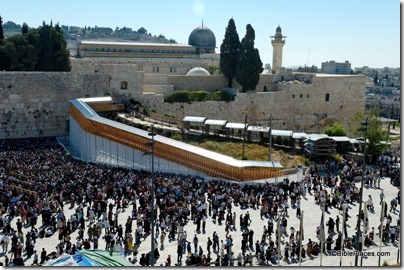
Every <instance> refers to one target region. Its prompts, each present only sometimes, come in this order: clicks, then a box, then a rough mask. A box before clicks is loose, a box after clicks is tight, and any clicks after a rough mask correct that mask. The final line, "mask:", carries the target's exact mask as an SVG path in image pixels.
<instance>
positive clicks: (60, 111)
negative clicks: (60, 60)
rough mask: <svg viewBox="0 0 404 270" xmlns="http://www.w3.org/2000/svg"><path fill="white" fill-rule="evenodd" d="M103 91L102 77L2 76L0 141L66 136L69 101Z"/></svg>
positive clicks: (58, 74) (63, 74) (64, 74)
mask: <svg viewBox="0 0 404 270" xmlns="http://www.w3.org/2000/svg"><path fill="white" fill-rule="evenodd" d="M106 91H108V76H107V75H102V74H77V73H70V72H1V73H0V139H4V138H22V137H37V136H62V135H68V134H69V117H68V104H67V102H68V100H69V99H75V98H82V97H86V96H87V97H97V96H102V95H103V94H104V93H105V92H106Z"/></svg>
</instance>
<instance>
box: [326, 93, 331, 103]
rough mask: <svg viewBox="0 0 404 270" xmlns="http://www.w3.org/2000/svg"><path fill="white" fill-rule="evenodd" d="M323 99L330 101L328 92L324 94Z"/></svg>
mask: <svg viewBox="0 0 404 270" xmlns="http://www.w3.org/2000/svg"><path fill="white" fill-rule="evenodd" d="M325 101H330V94H328V93H327V94H325Z"/></svg>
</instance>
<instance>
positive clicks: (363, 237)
mask: <svg viewBox="0 0 404 270" xmlns="http://www.w3.org/2000/svg"><path fill="white" fill-rule="evenodd" d="M364 206H365V207H364V210H363V233H362V250H361V251H364V250H365V248H364V244H365V235H366V219H367V217H368V204H367V203H366V202H365V203H364ZM362 262H363V256H362V254H361V266H362Z"/></svg>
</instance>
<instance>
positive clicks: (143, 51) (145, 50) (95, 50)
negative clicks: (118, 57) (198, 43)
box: [83, 48, 195, 54]
mask: <svg viewBox="0 0 404 270" xmlns="http://www.w3.org/2000/svg"><path fill="white" fill-rule="evenodd" d="M83 51H88V52H133V53H182V54H193V53H195V51H192V50H151V49H110V48H107V49H104V48H101V49H99V48H84V49H83Z"/></svg>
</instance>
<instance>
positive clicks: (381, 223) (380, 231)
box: [378, 201, 385, 266]
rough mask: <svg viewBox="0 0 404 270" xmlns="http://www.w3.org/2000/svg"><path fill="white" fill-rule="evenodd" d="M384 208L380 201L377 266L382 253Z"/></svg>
mask: <svg viewBox="0 0 404 270" xmlns="http://www.w3.org/2000/svg"><path fill="white" fill-rule="evenodd" d="M384 207H385V205H384V201H382V212H381V214H380V229H379V237H380V244H379V264H378V266H380V259H381V257H380V254H381V251H382V242H383V241H382V239H383V236H382V234H383V221H384Z"/></svg>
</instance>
